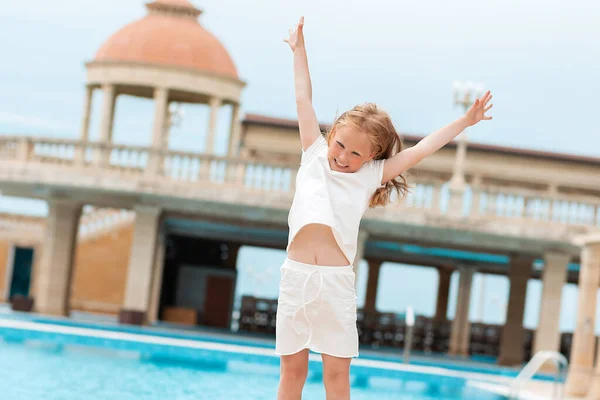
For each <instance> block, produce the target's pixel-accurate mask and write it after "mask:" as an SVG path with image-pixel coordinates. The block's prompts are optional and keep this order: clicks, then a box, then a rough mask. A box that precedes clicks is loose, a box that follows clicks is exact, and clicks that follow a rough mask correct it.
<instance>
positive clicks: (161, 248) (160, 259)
mask: <svg viewBox="0 0 600 400" xmlns="http://www.w3.org/2000/svg"><path fill="white" fill-rule="evenodd" d="M159 231H160V228H159ZM165 239H166V238H165V235H164V232H159V234H158V238H157V243H156V256H155V257H154V266H153V271H152V289H151V295H150V305H149V307H148V323H150V324H152V323H154V322H156V321H158V313H159V308H160V292H161V289H162V279H163V271H164V265H165V250H166V248H165V247H166V243H165Z"/></svg>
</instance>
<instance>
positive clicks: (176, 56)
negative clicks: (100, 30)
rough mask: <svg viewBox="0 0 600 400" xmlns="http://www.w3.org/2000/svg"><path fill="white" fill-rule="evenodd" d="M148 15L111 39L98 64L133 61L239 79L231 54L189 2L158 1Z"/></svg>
mask: <svg viewBox="0 0 600 400" xmlns="http://www.w3.org/2000/svg"><path fill="white" fill-rule="evenodd" d="M146 7H147V8H148V10H149V12H148V15H147V16H146V17H144V18H142V19H140V20H138V21H135V22H133V23H131V24H129V25H127V26H125V27H124V28H123V29H121V30H120V31H118V32H117V33H115V34H114V35H112V36H111V37H110V38H109V39H108V40H107V41H106V42H105V43H104V44H103V45H102V46H101V47H100V49H99V50H98V52H97V53H96V57H95V61H130V62H139V63H151V64H164V65H171V66H177V67H186V68H193V69H197V70H202V71H207V72H212V73H215V74H218V75H223V76H228V77H233V78H238V75H237V70H236V68H235V64H234V63H233V60H232V59H231V57H230V56H229V53H228V52H227V50H225V48H224V47H223V45H222V44H221V43H220V42H219V40H218V39H217V38H216V37H215V36H213V35H212V34H211V33H210V32H208V31H207V30H206V29H204V28H203V27H202V26H201V25H200V23H199V22H198V16H199V15H200V13H201V11H200V10H198V9H197V8H195V7H194V6H193V5H192V4H191V3H190V2H188V1H187V0H156V1H154V2H152V3H149V4H147V5H146Z"/></svg>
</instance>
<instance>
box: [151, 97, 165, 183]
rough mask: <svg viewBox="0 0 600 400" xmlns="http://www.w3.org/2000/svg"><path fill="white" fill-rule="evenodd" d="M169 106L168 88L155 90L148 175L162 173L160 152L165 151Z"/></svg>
mask: <svg viewBox="0 0 600 400" xmlns="http://www.w3.org/2000/svg"><path fill="white" fill-rule="evenodd" d="M168 104H169V91H168V90H167V89H166V88H156V89H154V126H153V128H152V145H151V150H150V154H149V155H148V166H147V167H146V174H148V175H152V176H153V175H156V174H157V173H160V170H161V166H162V160H163V158H162V156H161V155H160V154H159V153H158V151H160V150H163V144H164V138H165V136H166V128H167V113H168V109H167V107H168Z"/></svg>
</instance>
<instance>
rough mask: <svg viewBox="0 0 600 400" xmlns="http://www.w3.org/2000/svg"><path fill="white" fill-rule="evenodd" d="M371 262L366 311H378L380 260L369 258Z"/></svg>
mask: <svg viewBox="0 0 600 400" xmlns="http://www.w3.org/2000/svg"><path fill="white" fill-rule="evenodd" d="M367 263H368V264H369V278H368V280H367V294H366V296H365V306H364V309H365V311H373V312H374V311H376V304H377V289H378V287H379V271H380V270H381V261H380V260H367Z"/></svg>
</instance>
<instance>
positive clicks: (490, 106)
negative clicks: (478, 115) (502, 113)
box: [483, 104, 494, 112]
mask: <svg viewBox="0 0 600 400" xmlns="http://www.w3.org/2000/svg"><path fill="white" fill-rule="evenodd" d="M492 107H494V105H493V104H490V105H489V106H487V107H486V108H484V109H483V112H488V110H489V109H490V108H492Z"/></svg>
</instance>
